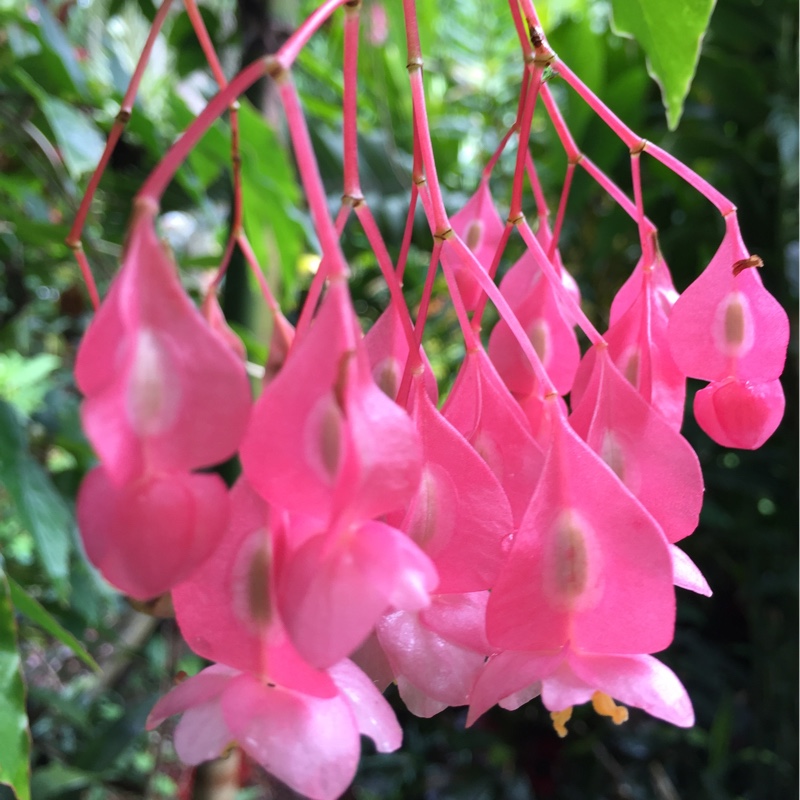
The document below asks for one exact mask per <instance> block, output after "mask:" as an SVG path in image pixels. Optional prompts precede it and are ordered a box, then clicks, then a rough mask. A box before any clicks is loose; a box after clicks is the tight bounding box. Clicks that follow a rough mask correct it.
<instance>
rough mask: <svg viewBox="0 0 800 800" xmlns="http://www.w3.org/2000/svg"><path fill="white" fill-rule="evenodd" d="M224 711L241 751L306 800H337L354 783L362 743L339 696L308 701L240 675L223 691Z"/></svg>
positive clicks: (311, 698)
mask: <svg viewBox="0 0 800 800" xmlns="http://www.w3.org/2000/svg"><path fill="white" fill-rule="evenodd" d="M222 712H223V715H224V717H225V721H226V723H227V725H228V727H229V728H230V730H231V732H232V733H233V734H234V736H235V737H236V739H237V741H238V742H239V744H240V745H241V747H242V749H243V750H244V751H245V752H246V753H247V754H248V755H249V756H251V757H252V758H253V759H255V760H256V761H257V762H258V763H259V764H261V766H263V767H264V769H266V770H267V772H269V773H270V774H272V775H274V776H275V777H276V778H278V779H279V780H281V781H283V782H284V783H285V784H287V785H288V786H290V787H291V788H292V789H294V790H295V791H296V792H300V793H301V794H302V795H305V796H306V797H308V798H310V800H335V799H336V798H338V797H339V796H340V795H341V794H343V793H344V791H345V789H347V787H348V786H349V785H350V782H351V781H352V780H353V777H354V776H355V773H356V767H357V766H358V759H359V752H360V744H361V743H360V739H359V735H358V728H357V726H356V721H355V719H354V717H353V713H352V711H351V710H350V707H349V705H348V703H347V702H345V700H344V699H343V698H341V697H340V696H337V697H332V698H329V699H323V698H318V697H310V696H307V695H303V694H300V693H299V692H292V691H289V690H287V689H282V688H281V687H279V686H274V687H271V686H267V685H265V684H263V683H260V682H259V681H257V680H255V679H254V678H252V677H250V676H249V675H241V676H239V677H238V678H236V679H235V680H234V681H232V682H231V684H230V685H229V686H228V687H227V689H226V690H225V693H224V694H223V696H222Z"/></svg>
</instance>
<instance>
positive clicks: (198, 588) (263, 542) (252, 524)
mask: <svg viewBox="0 0 800 800" xmlns="http://www.w3.org/2000/svg"><path fill="white" fill-rule="evenodd" d="M282 536H283V530H282V525H281V521H280V515H279V514H277V513H274V512H271V510H270V508H269V506H268V505H267V504H266V503H265V502H264V501H263V500H262V499H261V498H260V497H259V496H258V495H257V494H256V493H255V492H254V491H253V489H252V488H251V487H250V486H249V484H248V483H247V482H246V480H245V479H244V478H240V479H239V481H238V482H237V483H236V485H235V486H234V488H233V489H232V490H231V519H230V523H229V525H228V528H227V531H226V532H225V534H224V536H223V537H222V540H221V541H220V543H219V546H218V547H217V549H216V550H215V552H214V557H213V558H212V559H209V560H208V561H206V562H205V563H204V564H203V565H202V567H201V568H200V569H199V570H197V571H196V572H195V573H194V575H193V576H192V578H191V580H189V581H186V582H184V583H182V584H180V585H179V586H176V587H175V588H174V589H173V591H172V601H173V604H174V606H175V614H176V617H177V620H178V625H179V626H180V629H181V633H182V634H183V637H184V639H186V642H187V643H188V645H189V646H190V647H191V648H192V649H193V650H194V651H195V652H196V653H198V654H199V655H201V656H203V657H204V658H208V659H210V660H212V661H220V662H223V663H226V664H230V665H231V666H235V667H237V668H238V669H241V670H244V671H247V672H252V673H254V674H256V675H268V676H269V678H270V679H271V680H272V681H274V682H276V683H280V684H281V685H282V686H286V687H289V688H293V689H298V690H301V691H303V692H305V693H306V694H313V695H317V696H319V697H332V696H333V695H334V694H335V693H336V690H335V687H334V686H333V684H332V682H331V680H330V678H329V677H328V676H327V675H326V674H325V673H324V672H321V671H319V670H316V669H313V668H312V667H310V666H309V665H307V664H306V663H305V662H304V661H303V659H302V658H301V657H300V655H299V653H297V651H296V650H295V648H294V646H293V645H292V643H291V641H290V640H289V638H288V634H287V633H286V630H285V628H284V626H283V622H282V621H281V619H280V615H279V613H278V599H277V593H276V588H275V584H276V575H277V571H276V570H277V566H278V565H277V564H276V561H277V560H278V558H279V554H280V549H281V546H282V542H281V537H282Z"/></svg>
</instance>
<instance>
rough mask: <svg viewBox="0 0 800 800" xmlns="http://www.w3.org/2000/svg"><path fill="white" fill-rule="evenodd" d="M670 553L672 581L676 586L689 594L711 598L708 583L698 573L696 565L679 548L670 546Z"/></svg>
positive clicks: (701, 574) (700, 573)
mask: <svg viewBox="0 0 800 800" xmlns="http://www.w3.org/2000/svg"><path fill="white" fill-rule="evenodd" d="M669 549H670V552H671V553H672V569H673V580H674V581H675V585H676V586H680V587H681V588H682V589H688V590H689V591H690V592H697V594H702V595H704V596H705V597H711V587H710V586H709V585H708V581H707V580H706V579H705V577H704V576H703V573H702V572H700V570H699V569H698V567H697V565H696V564H695V563H694V561H692V559H691V558H689V556H687V555H686V553H684V552H683V550H681V549H680V547H676V546H675V545H674V544H673V545H670V548H669Z"/></svg>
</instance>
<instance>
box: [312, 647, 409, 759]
mask: <svg viewBox="0 0 800 800" xmlns="http://www.w3.org/2000/svg"><path fill="white" fill-rule="evenodd" d="M328 674H329V675H330V676H331V678H333V681H334V683H335V684H336V686H337V687H338V689H339V691H340V692H341V695H342V696H343V697H344V699H345V700H346V701H347V702H348V703H349V704H350V710H351V711H352V712H353V716H354V717H355V719H356V724H357V725H358V731H359V733H361V734H363V735H364V736H369V738H370V739H372V741H373V742H374V743H375V748H376V750H377V751H378V752H379V753H393V752H394V751H395V750H397V749H398V748H399V747H400V745H401V744H402V743H403V730H402V728H401V727H400V723H398V721H397V717H396V716H395V714H394V711H392V707H391V706H390V705H389V703H388V702H387V701H386V699H385V698H384V696H383V695H382V694H381V693H380V692H379V691H378V689H376V688H375V684H374V683H373V682H372V681H371V680H370V679H369V677H368V676H367V675H366V674H365V673H364V672H362V671H361V670H360V669H359V668H358V667H357V666H356V665H355V664H354V663H353V662H352V661H340V662H339V663H338V664H334V665H333V666H332V667H331V668H330V669H329V670H328Z"/></svg>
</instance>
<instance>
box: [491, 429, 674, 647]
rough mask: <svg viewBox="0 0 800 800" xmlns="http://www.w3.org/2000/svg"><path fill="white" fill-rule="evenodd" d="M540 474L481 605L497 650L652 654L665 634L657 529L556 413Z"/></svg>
mask: <svg viewBox="0 0 800 800" xmlns="http://www.w3.org/2000/svg"><path fill="white" fill-rule="evenodd" d="M552 430H553V441H552V445H551V447H550V449H549V451H548V454H547V461H546V463H545V467H544V470H543V473H542V479H541V481H540V483H539V485H538V487H537V490H536V493H535V494H534V497H533V499H532V500H531V503H530V507H529V509H528V512H527V513H526V515H525V518H524V519H523V521H522V524H521V526H520V529H519V532H518V533H517V534H516V536H515V538H514V542H513V544H512V547H511V553H510V557H509V559H508V561H507V563H506V565H505V567H504V568H503V570H502V571H501V573H500V577H499V579H498V581H497V584H496V585H495V587H494V589H493V590H492V593H491V596H490V597H489V604H488V607H487V616H486V627H487V635H488V638H489V642H490V643H491V644H493V645H495V646H496V647H497V648H500V649H509V650H511V649H515V650H520V649H526V650H556V649H559V648H561V647H562V646H563V645H565V644H566V643H567V642H568V641H570V642H571V643H572V646H573V647H577V648H580V649H584V650H587V651H591V652H598V653H608V652H611V653H626V652H631V653H641V652H655V651H657V650H662V649H663V648H665V647H666V646H667V645H668V644H669V642H670V641H671V639H672V634H673V628H674V621H675V596H674V590H673V586H672V559H671V556H670V553H669V550H668V545H667V540H666V538H665V537H664V534H663V532H662V530H661V529H660V527H659V526H658V525H657V524H656V523H655V521H654V520H653V518H652V517H651V516H650V514H648V513H647V512H646V511H645V510H644V508H643V507H642V506H641V504H640V503H639V502H638V501H637V500H636V499H635V498H634V497H633V496H632V495H631V494H630V492H628V490H627V489H625V487H624V486H623V485H622V484H621V483H620V482H619V480H618V479H617V477H616V476H615V475H614V473H613V472H612V471H611V470H610V469H609V468H608V467H607V466H606V465H605V464H604V463H603V462H602V461H601V460H600V459H599V457H597V456H596V455H595V454H594V453H593V452H592V451H591V450H589V448H588V447H587V446H586V445H585V444H584V443H583V442H581V440H580V439H578V437H577V436H576V434H575V433H574V432H573V431H572V430H571V429H570V428H569V426H568V425H567V424H566V422H565V421H564V420H562V419H561V417H560V416H556V417H555V419H554V421H553V425H552Z"/></svg>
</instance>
